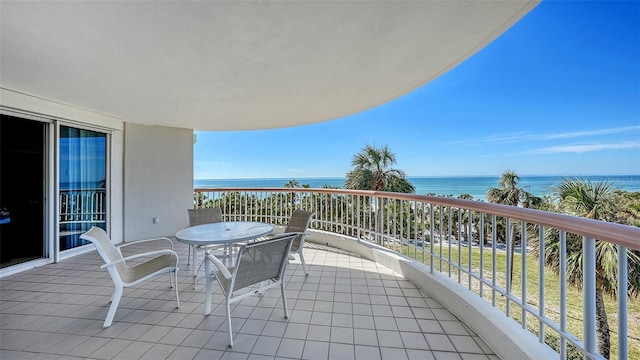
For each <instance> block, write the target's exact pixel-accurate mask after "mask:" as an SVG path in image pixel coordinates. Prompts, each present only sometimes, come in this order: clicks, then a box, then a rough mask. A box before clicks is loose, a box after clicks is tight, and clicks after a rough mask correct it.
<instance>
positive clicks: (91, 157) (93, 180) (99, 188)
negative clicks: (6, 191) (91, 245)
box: [59, 126, 107, 251]
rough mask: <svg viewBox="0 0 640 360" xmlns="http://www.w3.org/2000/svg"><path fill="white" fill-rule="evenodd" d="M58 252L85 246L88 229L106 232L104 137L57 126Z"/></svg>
mask: <svg viewBox="0 0 640 360" xmlns="http://www.w3.org/2000/svg"><path fill="white" fill-rule="evenodd" d="M59 145H60V147H59V149H60V163H59V178H60V183H59V189H60V193H59V204H60V215H59V226H60V238H59V242H60V251H64V250H68V249H73V248H75V247H78V246H82V245H85V244H87V242H86V241H84V240H81V239H80V235H81V234H82V233H83V232H85V231H87V230H89V229H90V228H91V226H98V227H101V228H103V229H105V230H106V224H107V222H106V220H107V218H106V217H107V194H106V189H107V180H106V179H107V134H105V133H101V132H97V131H92V130H86V129H78V128H73V127H68V126H60V143H59Z"/></svg>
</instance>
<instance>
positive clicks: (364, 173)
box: [344, 144, 416, 194]
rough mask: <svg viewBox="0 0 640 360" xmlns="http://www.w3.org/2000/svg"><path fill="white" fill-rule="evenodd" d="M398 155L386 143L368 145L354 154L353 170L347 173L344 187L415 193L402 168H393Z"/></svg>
mask: <svg viewBox="0 0 640 360" xmlns="http://www.w3.org/2000/svg"><path fill="white" fill-rule="evenodd" d="M395 163H396V155H395V154H394V153H392V152H391V151H389V147H388V146H387V145H384V146H382V147H376V146H375V145H368V144H367V145H366V146H365V147H364V148H363V149H362V150H361V151H360V152H359V153H357V154H356V155H354V156H353V159H352V160H351V165H353V167H354V168H353V170H351V171H349V172H348V173H347V177H346V179H345V182H344V187H345V188H347V189H353V190H375V191H391V192H402V193H409V194H413V193H415V192H416V189H415V187H414V186H413V184H411V183H410V182H409V180H407V177H406V175H405V173H404V171H402V170H398V169H393V168H391V166H393V165H394V164H395Z"/></svg>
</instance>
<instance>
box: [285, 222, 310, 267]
mask: <svg viewBox="0 0 640 360" xmlns="http://www.w3.org/2000/svg"><path fill="white" fill-rule="evenodd" d="M313 215H314V213H312V212H309V211H304V210H300V209H298V210H296V211H294V212H293V214H291V218H289V223H288V224H287V227H286V228H285V229H284V232H285V233H293V232H295V233H298V236H296V238H295V240H293V244H292V245H291V254H298V256H299V257H300V262H301V263H302V270H303V271H304V275H305V276H308V275H309V271H308V270H307V265H306V264H305V262H304V255H303V254H302V250H303V248H304V239H305V238H306V237H307V227H308V226H309V222H311V218H312V217H313ZM292 258H293V255H290V256H289V259H292Z"/></svg>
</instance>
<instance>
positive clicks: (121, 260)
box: [100, 249, 178, 269]
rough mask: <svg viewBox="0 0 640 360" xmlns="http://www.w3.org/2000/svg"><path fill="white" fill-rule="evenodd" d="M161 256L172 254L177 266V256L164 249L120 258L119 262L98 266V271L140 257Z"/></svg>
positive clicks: (171, 251)
mask: <svg viewBox="0 0 640 360" xmlns="http://www.w3.org/2000/svg"><path fill="white" fill-rule="evenodd" d="M161 254H172V255H173V256H175V257H176V267H177V266H178V264H177V262H178V254H177V253H176V252H175V251H173V250H169V249H164V250H155V251H149V252H145V253H140V254H135V255H131V256H127V257H125V258H122V259H120V260H116V261H112V262H110V263H106V264H104V265H102V266H100V269H104V268H106V267H108V266H113V265H116V264H119V263H122V262H125V261H127V260H133V259H137V258H141V257H146V256H154V255H161Z"/></svg>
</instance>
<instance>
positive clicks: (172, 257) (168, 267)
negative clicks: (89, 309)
mask: <svg viewBox="0 0 640 360" xmlns="http://www.w3.org/2000/svg"><path fill="white" fill-rule="evenodd" d="M80 238H81V239H83V240H87V241H91V242H92V243H93V244H94V245H95V247H96V249H97V250H98V254H100V256H101V257H102V260H104V262H105V264H104V265H102V266H100V268H101V269H104V268H106V269H107V271H108V272H109V275H110V276H111V279H112V280H113V284H114V286H115V289H114V290H113V295H112V296H111V307H110V308H109V312H108V313H107V317H106V319H105V320H104V325H103V326H104V327H105V328H106V327H109V326H111V322H112V321H113V317H114V315H115V314H116V310H117V309H118V304H120V299H121V298H122V293H123V291H124V288H125V287H130V286H134V285H137V284H139V283H141V282H143V281H145V280H148V279H151V278H153V277H155V276H158V275H161V274H166V273H169V275H170V280H171V281H170V285H171V287H173V288H174V289H175V292H176V303H177V304H178V308H179V307H180V298H179V297H178V254H176V252H175V251H173V243H172V242H171V240H169V239H167V238H156V239H146V240H138V241H132V242H128V243H125V244H123V245H120V246H118V247H116V246H115V245H114V244H113V243H112V242H111V239H110V238H109V235H107V233H106V232H105V231H104V230H102V229H101V228H99V227H95V226H94V227H92V228H91V229H89V231H87V232H85V233H84V234H82V235H80ZM156 240H164V241H168V242H169V244H170V245H171V249H162V250H155V251H149V252H144V253H139V254H135V255H131V256H127V257H124V256H123V255H122V251H121V250H120V249H122V248H123V247H125V246H129V245H134V244H140V243H143V242H149V241H156ZM149 257H150V258H149ZM140 258H145V259H141V260H137V261H135V263H134V264H131V263H127V262H132V260H135V259H140Z"/></svg>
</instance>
